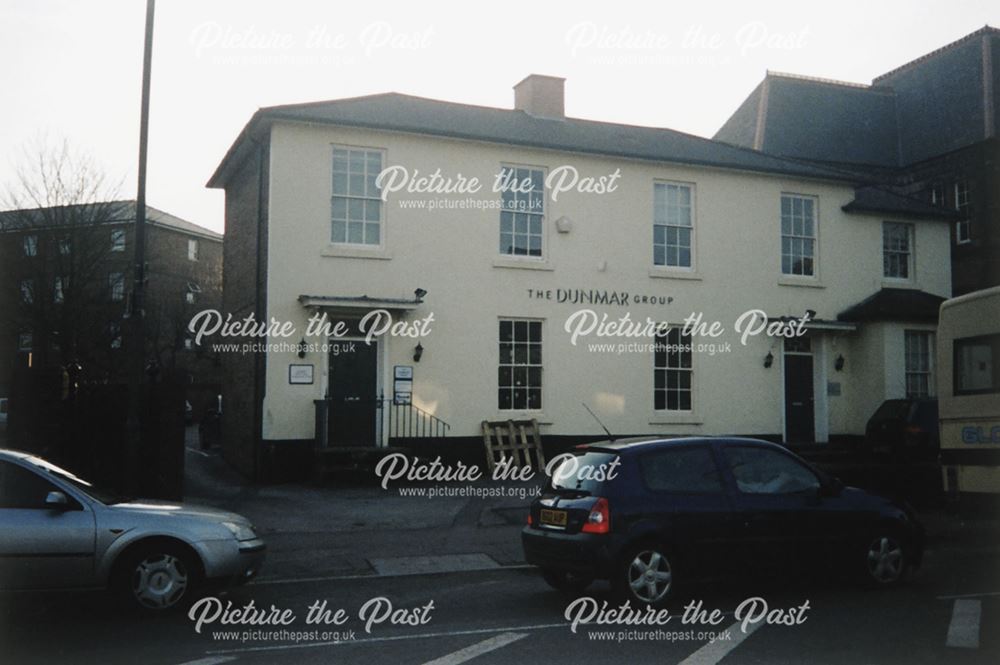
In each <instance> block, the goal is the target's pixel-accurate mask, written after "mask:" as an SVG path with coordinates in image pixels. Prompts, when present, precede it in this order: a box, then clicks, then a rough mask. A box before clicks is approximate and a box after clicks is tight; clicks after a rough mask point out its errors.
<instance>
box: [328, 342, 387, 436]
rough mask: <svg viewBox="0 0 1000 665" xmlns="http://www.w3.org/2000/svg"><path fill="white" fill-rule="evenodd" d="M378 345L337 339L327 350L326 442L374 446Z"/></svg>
mask: <svg viewBox="0 0 1000 665" xmlns="http://www.w3.org/2000/svg"><path fill="white" fill-rule="evenodd" d="M377 350H378V344H377V342H372V343H371V344H365V343H364V342H341V343H338V344H335V345H334V348H333V350H332V351H331V352H330V435H329V436H330V439H329V440H330V445H331V446H374V445H376V441H375V435H376V428H375V422H376V413H377V408H376V407H377V403H376V402H377V397H378V396H377V395H376V389H377V377H376V373H377V371H378V352H377Z"/></svg>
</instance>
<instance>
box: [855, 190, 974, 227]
mask: <svg viewBox="0 0 1000 665" xmlns="http://www.w3.org/2000/svg"><path fill="white" fill-rule="evenodd" d="M841 209H842V210H843V211H844V212H860V213H876V214H886V213H888V214H898V215H902V216H905V217H909V218H918V219H936V220H940V221H942V222H950V221H957V220H959V219H964V218H965V215H963V214H961V213H959V212H958V211H957V210H951V209H949V208H942V207H940V206H936V205H933V204H931V203H927V202H926V201H921V200H920V199H915V198H913V197H910V196H904V195H902V194H897V193H895V192H892V191H889V190H887V189H884V188H882V187H874V186H862V187H857V188H855V190H854V200H853V201H851V202H850V203H848V204H847V205H845V206H842V207H841Z"/></svg>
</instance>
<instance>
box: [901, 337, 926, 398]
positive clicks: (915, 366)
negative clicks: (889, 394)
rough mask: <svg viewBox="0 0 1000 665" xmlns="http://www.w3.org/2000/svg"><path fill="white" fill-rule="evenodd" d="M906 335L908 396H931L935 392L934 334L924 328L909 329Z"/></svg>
mask: <svg viewBox="0 0 1000 665" xmlns="http://www.w3.org/2000/svg"><path fill="white" fill-rule="evenodd" d="M905 335H906V396H907V397H911V398H916V397H929V396H930V395H932V394H933V382H932V377H931V366H932V365H931V353H932V347H933V340H932V334H931V333H929V332H927V331H923V330H907V331H906V332H905Z"/></svg>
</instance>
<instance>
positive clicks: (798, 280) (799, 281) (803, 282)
mask: <svg viewBox="0 0 1000 665" xmlns="http://www.w3.org/2000/svg"><path fill="white" fill-rule="evenodd" d="M778 285H779V286H804V287H806V288H811V289H825V288H826V286H824V285H823V284H821V283H820V281H819V280H818V279H816V278H814V277H790V276H787V275H783V276H781V277H779V278H778Z"/></svg>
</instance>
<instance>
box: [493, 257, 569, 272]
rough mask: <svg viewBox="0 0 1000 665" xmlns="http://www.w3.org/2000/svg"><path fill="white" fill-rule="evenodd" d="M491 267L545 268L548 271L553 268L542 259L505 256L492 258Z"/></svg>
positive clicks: (516, 268)
mask: <svg viewBox="0 0 1000 665" xmlns="http://www.w3.org/2000/svg"><path fill="white" fill-rule="evenodd" d="M493 267H494V268H513V269H515V270H547V271H550V272H551V271H553V270H555V268H553V267H552V264H550V263H549V262H548V261H546V260H544V259H515V258H508V257H506V256H500V257H497V258H495V259H493Z"/></svg>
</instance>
